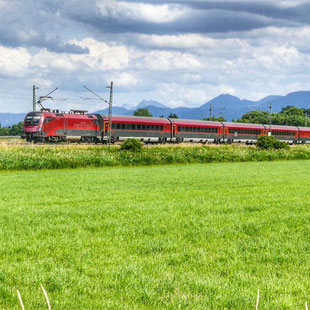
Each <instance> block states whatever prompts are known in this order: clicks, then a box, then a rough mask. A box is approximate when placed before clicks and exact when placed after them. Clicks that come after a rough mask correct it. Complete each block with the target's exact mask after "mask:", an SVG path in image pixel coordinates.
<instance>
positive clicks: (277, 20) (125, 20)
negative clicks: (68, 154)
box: [0, 0, 310, 112]
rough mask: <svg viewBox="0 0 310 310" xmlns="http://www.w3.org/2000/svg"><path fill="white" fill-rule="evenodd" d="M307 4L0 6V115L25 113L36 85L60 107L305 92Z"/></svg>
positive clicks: (243, 0) (91, 0)
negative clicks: (112, 88) (110, 95)
mask: <svg viewBox="0 0 310 310" xmlns="http://www.w3.org/2000/svg"><path fill="white" fill-rule="evenodd" d="M309 16H310V2H309V1H298V0H277V1H274V2H271V1H262V0H239V1H233V0H226V1H214V0H213V1H212V0H210V1H199V0H196V1H191V0H184V1H181V0H175V1H161V0H159V1H151V0H150V1H147V0H145V1H129V0H127V1H115V0H88V1H85V0H66V1H56V0H41V1H36V0H0V18H1V22H0V82H1V84H0V112H27V111H29V110H30V109H31V107H32V85H33V84H36V85H37V86H39V87H40V89H39V90H38V95H45V94H47V93H48V92H49V91H50V90H52V89H54V88H55V87H58V88H59V90H58V91H57V92H55V93H54V98H55V99H66V100H64V101H62V100H55V101H53V102H49V103H47V106H49V107H52V108H60V109H63V110H67V109H73V108H80V109H87V110H89V111H94V110H96V109H101V108H103V107H105V106H104V104H103V103H102V102H100V101H95V100H94V101H91V100H87V101H85V100H82V99H81V97H92V95H91V94H87V93H85V91H84V90H83V88H82V86H83V85H86V86H88V87H89V88H91V89H93V90H94V91H96V92H98V93H99V94H100V95H102V96H104V97H106V98H107V99H108V89H106V88H105V87H106V85H108V84H109V82H110V81H111V80H113V81H114V83H115V100H114V102H115V105H118V106H123V105H125V106H128V107H130V106H135V105H137V104H138V103H139V102H140V101H141V100H143V99H146V100H157V101H160V102H162V103H164V104H166V105H168V106H170V107H177V106H187V107H194V106H199V105H201V104H203V103H205V102H206V101H208V100H210V99H212V98H213V97H215V96H218V95H220V94H222V93H229V94H231V95H235V96H238V97H240V98H247V99H250V100H257V99H261V98H263V97H264V96H267V95H271V94H273V95H285V94H287V93H289V92H292V91H298V90H310V18H309Z"/></svg>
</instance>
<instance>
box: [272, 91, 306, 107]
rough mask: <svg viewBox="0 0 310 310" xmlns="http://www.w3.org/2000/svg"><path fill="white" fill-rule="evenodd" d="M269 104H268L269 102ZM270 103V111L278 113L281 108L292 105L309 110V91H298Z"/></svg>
mask: <svg viewBox="0 0 310 310" xmlns="http://www.w3.org/2000/svg"><path fill="white" fill-rule="evenodd" d="M269 103H270V102H269ZM271 103H272V111H273V112H280V111H281V109H282V108H284V107H286V106H288V105H293V106H294V107H297V108H307V109H309V108H310V91H298V92H294V93H290V94H288V95H286V96H284V97H280V98H278V99H276V100H274V101H271Z"/></svg>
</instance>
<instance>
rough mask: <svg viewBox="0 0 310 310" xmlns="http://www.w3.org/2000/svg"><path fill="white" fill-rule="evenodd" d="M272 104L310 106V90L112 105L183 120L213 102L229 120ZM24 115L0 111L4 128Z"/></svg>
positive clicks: (206, 111)
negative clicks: (191, 103) (189, 102)
mask: <svg viewBox="0 0 310 310" xmlns="http://www.w3.org/2000/svg"><path fill="white" fill-rule="evenodd" d="M270 103H271V104H272V111H273V112H280V111H281V109H282V108H284V107H286V106H288V105H292V106H295V107H298V108H307V109H310V91H298V92H293V93H289V94H287V95H286V96H268V97H265V98H263V99H261V100H258V101H251V100H246V99H240V98H238V97H235V96H232V95H229V94H222V95H220V96H218V97H216V98H213V99H212V100H210V101H208V102H206V103H205V104H203V105H202V106H200V107H196V108H187V107H178V108H169V107H167V106H165V105H164V104H162V103H160V102H157V101H152V100H143V101H141V102H140V103H139V104H138V105H137V106H136V107H134V108H126V107H118V106H114V107H113V114H114V115H133V112H134V111H135V110H136V109H139V108H148V110H149V111H150V112H151V113H152V114H153V116H157V117H158V116H164V117H168V115H169V114H170V113H175V114H177V115H178V117H179V118H184V119H202V118H204V117H208V116H209V115H210V104H211V105H212V115H213V116H224V117H225V118H226V119H227V120H229V121H231V120H232V119H237V118H240V117H241V116H242V115H243V114H244V113H246V112H249V111H253V110H257V109H260V110H265V111H266V110H267V109H268V108H267V106H268V105H269V104H270ZM95 113H100V114H108V109H105V110H99V111H96V112H95ZM24 118H25V114H24V113H19V114H14V113H0V122H1V125H2V126H3V127H5V126H11V125H13V124H16V123H18V122H19V121H23V120H24Z"/></svg>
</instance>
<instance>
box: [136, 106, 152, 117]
mask: <svg viewBox="0 0 310 310" xmlns="http://www.w3.org/2000/svg"><path fill="white" fill-rule="evenodd" d="M133 116H146V117H152V116H153V115H152V114H151V113H150V111H149V110H148V109H147V108H143V109H138V110H136V111H134V112H133Z"/></svg>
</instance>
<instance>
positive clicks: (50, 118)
mask: <svg viewBox="0 0 310 310" xmlns="http://www.w3.org/2000/svg"><path fill="white" fill-rule="evenodd" d="M52 119H53V118H52V117H47V118H46V119H45V120H44V124H47V123H49V122H50V121H52Z"/></svg>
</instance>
